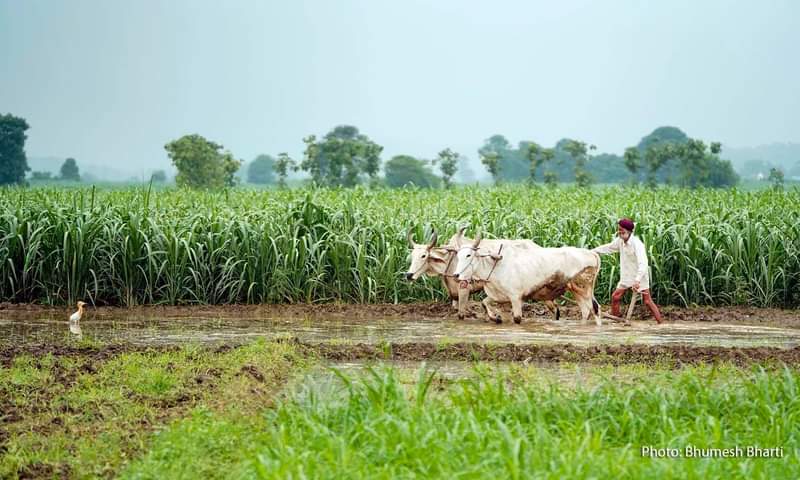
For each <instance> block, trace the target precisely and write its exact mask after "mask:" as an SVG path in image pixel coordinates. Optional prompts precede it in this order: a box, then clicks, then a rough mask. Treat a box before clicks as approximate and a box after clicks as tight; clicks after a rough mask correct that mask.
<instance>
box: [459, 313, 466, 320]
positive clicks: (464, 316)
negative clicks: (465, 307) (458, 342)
mask: <svg viewBox="0 0 800 480" xmlns="http://www.w3.org/2000/svg"><path fill="white" fill-rule="evenodd" d="M465 318H467V316H466V315H463V314H461V313H459V314H458V319H459V320H464V319H465Z"/></svg>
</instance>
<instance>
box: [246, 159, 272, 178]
mask: <svg viewBox="0 0 800 480" xmlns="http://www.w3.org/2000/svg"><path fill="white" fill-rule="evenodd" d="M274 169H275V159H274V158H272V157H271V156H269V155H263V154H262V155H259V156H257V157H256V158H255V159H254V160H253V161H252V162H250V165H248V166H247V181H248V182H250V183H255V184H258V185H268V184H270V183H274V182H275V179H274V178H273V176H272V174H273V171H274Z"/></svg>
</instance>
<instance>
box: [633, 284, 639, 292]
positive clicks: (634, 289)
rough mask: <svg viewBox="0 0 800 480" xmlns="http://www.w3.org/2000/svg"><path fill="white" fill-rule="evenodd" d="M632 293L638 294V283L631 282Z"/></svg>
mask: <svg viewBox="0 0 800 480" xmlns="http://www.w3.org/2000/svg"><path fill="white" fill-rule="evenodd" d="M633 291H634V292H638V291H639V282H633Z"/></svg>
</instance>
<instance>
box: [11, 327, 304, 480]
mask: <svg viewBox="0 0 800 480" xmlns="http://www.w3.org/2000/svg"><path fill="white" fill-rule="evenodd" d="M306 364H307V361H306V360H304V359H303V358H301V357H300V356H299V355H298V354H297V352H296V351H295V349H294V347H292V346H291V345H289V344H286V343H265V342H257V343H254V344H251V345H248V346H244V347H241V348H237V349H233V350H230V351H220V352H215V351H210V350H207V349H201V348H199V347H187V348H182V349H179V350H174V351H144V352H129V353H123V354H121V355H118V356H115V357H113V358H109V359H102V360H98V359H91V358H89V357H87V356H81V355H75V356H52V355H48V356H44V357H40V358H34V357H32V356H29V355H23V356H18V357H16V358H14V359H13V363H12V364H11V365H10V366H9V367H8V368H2V367H0V405H2V409H1V410H2V412H0V419H1V420H2V422H1V423H0V426H1V427H2V428H0V444H3V443H4V442H5V445H3V446H4V447H5V448H4V449H0V478H17V477H39V478H51V477H72V478H94V477H110V476H112V475H114V474H115V473H117V472H118V471H119V470H120V469H121V468H123V467H124V466H125V465H126V464H127V463H128V462H129V461H130V460H131V459H133V458H135V457H137V456H139V455H140V454H141V452H142V451H143V450H145V449H146V448H147V445H148V444H149V443H150V437H151V435H152V434H153V432H154V431H158V430H159V429H161V428H164V427H165V426H166V425H168V424H169V423H170V422H171V421H173V420H175V419H177V418H182V417H184V416H187V415H191V414H192V412H195V411H205V412H214V413H215V414H217V415H222V416H224V417H225V418H230V419H237V421H241V422H244V423H243V424H246V422H247V420H246V419H247V418H257V416H256V412H259V411H261V409H263V408H264V407H265V406H266V405H271V402H272V397H273V394H274V393H275V392H276V391H277V390H278V389H279V388H280V387H281V386H282V384H283V383H284V382H285V381H286V380H287V379H288V378H289V376H290V375H292V374H294V372H296V371H298V370H300V371H302V369H303V368H304V366H305V365H306ZM3 437H5V438H3ZM211 441H213V438H212V440H211Z"/></svg>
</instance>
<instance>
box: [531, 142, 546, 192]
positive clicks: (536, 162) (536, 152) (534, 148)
mask: <svg viewBox="0 0 800 480" xmlns="http://www.w3.org/2000/svg"><path fill="white" fill-rule="evenodd" d="M528 160H530V162H531V167H530V177H529V181H530V183H532V184H533V183H536V170H538V169H539V167H541V165H542V164H543V163H544V156H543V155H542V147H540V146H539V145H538V144H536V143H533V142H531V144H530V145H528Z"/></svg>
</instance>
